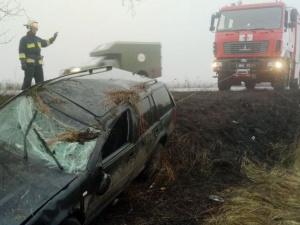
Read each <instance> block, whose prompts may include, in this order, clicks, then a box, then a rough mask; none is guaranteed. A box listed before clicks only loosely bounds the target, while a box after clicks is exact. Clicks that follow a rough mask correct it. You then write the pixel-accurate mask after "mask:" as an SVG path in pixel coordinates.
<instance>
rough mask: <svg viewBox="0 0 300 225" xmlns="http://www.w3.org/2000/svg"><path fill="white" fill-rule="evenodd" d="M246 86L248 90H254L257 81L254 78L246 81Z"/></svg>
mask: <svg viewBox="0 0 300 225" xmlns="http://www.w3.org/2000/svg"><path fill="white" fill-rule="evenodd" d="M245 87H246V89H247V90H253V89H254V88H255V82H254V81H253V80H251V81H245Z"/></svg>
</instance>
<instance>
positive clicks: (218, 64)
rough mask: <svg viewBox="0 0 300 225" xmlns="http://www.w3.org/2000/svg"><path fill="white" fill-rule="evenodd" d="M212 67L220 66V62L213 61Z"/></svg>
mask: <svg viewBox="0 0 300 225" xmlns="http://www.w3.org/2000/svg"><path fill="white" fill-rule="evenodd" d="M212 67H213V68H217V67H222V62H214V63H213V64H212Z"/></svg>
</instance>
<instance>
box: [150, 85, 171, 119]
mask: <svg viewBox="0 0 300 225" xmlns="http://www.w3.org/2000/svg"><path fill="white" fill-rule="evenodd" d="M153 98H154V102H155V105H156V107H157V114H158V117H161V116H163V115H164V114H165V113H166V112H168V111H169V110H170V109H171V108H172V103H171V99H170V95H169V92H168V91H167V89H166V88H165V87H161V88H158V89H156V90H154V91H153Z"/></svg>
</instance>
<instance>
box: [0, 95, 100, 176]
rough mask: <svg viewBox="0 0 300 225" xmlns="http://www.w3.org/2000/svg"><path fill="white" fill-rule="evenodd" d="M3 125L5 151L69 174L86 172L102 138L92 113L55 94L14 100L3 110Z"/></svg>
mask: <svg viewBox="0 0 300 225" xmlns="http://www.w3.org/2000/svg"><path fill="white" fill-rule="evenodd" d="M75 97H76V96H75ZM86 104H88V102H87V103H86ZM90 110H91V109H90ZM0 123H1V127H0V146H1V148H5V150H6V151H9V152H11V153H13V154H17V155H20V156H21V157H24V158H25V159H26V158H27V160H29V161H30V160H33V159H34V160H38V161H39V162H41V163H43V164H44V165H46V166H48V167H50V168H53V167H55V168H57V167H58V168H60V169H62V170H64V171H66V172H68V173H76V172H79V171H83V170H85V169H86V166H87V163H88V160H89V158H90V156H91V154H92V152H93V150H94V147H95V144H96V140H97V137H98V136H99V135H100V129H99V127H98V125H97V121H96V120H95V116H94V115H93V114H92V113H91V112H90V111H89V109H86V108H84V107H83V106H80V105H78V104H76V103H74V102H73V101H72V100H71V99H68V98H67V97H66V96H61V95H60V94H59V93H55V92H53V91H52V92H50V91H44V92H40V93H38V92H34V91H32V92H31V93H29V94H28V95H27V96H25V95H23V96H19V97H18V98H16V99H14V100H13V101H11V102H10V103H9V104H8V105H6V106H5V107H3V108H2V109H1V111H0Z"/></svg>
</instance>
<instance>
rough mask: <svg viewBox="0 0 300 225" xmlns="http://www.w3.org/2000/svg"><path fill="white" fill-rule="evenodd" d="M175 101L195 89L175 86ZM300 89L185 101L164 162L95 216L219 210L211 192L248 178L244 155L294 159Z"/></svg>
mask: <svg viewBox="0 0 300 225" xmlns="http://www.w3.org/2000/svg"><path fill="white" fill-rule="evenodd" d="M173 94H174V97H175V99H176V101H179V100H180V99H183V98H185V97H186V96H188V95H190V94H191V93H173ZM299 101H300V92H299V91H284V92H275V91H253V92H248V91H241V92H199V93H197V94H196V95H194V96H193V97H191V98H189V99H186V100H184V101H183V102H180V103H178V105H177V107H178V120H177V126H176V130H175V132H174V134H173V136H172V137H171V139H170V140H169V142H168V144H167V146H166V147H165V153H164V157H163V164H162V167H161V168H160V171H159V172H158V173H157V174H156V176H155V177H154V178H153V179H151V180H149V181H148V182H146V183H141V182H135V183H134V184H132V185H131V186H130V187H129V188H128V189H127V191H126V192H125V193H124V194H123V195H122V196H120V198H119V201H118V203H117V204H116V205H115V206H110V207H108V209H107V210H105V211H104V212H103V216H102V217H101V219H98V220H97V221H96V222H95V224H99V223H100V222H103V223H104V224H139V225H140V224H153V225H154V224H203V219H204V218H205V217H207V216H210V215H211V214H213V213H214V212H216V211H217V210H218V208H219V207H218V206H220V204H222V203H219V202H215V201H212V200H210V199H209V198H208V196H209V195H211V194H216V193H218V192H219V191H221V190H223V189H224V188H228V187H234V186H235V185H238V184H239V183H240V182H242V181H244V179H245V178H244V177H243V176H242V174H241V173H240V164H241V161H242V158H243V157H247V158H249V159H251V160H252V161H256V162H260V163H265V164H266V165H267V166H269V167H272V166H273V165H274V164H276V163H277V162H278V160H281V161H282V158H284V160H283V161H284V162H283V163H289V162H290V159H291V158H292V155H293V151H294V150H295V147H296V146H297V144H298V140H299V135H300V132H299V131H300V116H299V115H300V114H299V111H300V108H299Z"/></svg>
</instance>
